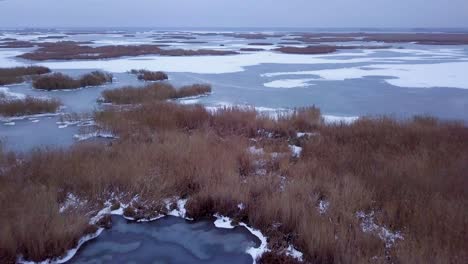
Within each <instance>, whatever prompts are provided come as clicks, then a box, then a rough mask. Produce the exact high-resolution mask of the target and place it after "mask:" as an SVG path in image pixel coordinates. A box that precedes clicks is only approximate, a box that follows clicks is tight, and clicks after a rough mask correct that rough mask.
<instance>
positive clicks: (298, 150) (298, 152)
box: [289, 145, 302, 158]
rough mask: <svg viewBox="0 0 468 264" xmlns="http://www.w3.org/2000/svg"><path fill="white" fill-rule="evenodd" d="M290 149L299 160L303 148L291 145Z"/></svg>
mask: <svg viewBox="0 0 468 264" xmlns="http://www.w3.org/2000/svg"><path fill="white" fill-rule="evenodd" d="M289 149H290V150H291V152H292V155H293V157H295V158H299V157H300V156H301V153H302V148H301V147H299V146H295V145H289Z"/></svg>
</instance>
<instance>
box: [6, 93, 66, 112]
mask: <svg viewBox="0 0 468 264" xmlns="http://www.w3.org/2000/svg"><path fill="white" fill-rule="evenodd" d="M60 105H61V102H60V101H59V100H57V99H42V98H35V97H32V96H27V97H26V98H24V99H2V98H1V94H0V116H7V117H13V116H24V115H35V114H44V113H55V112H57V110H58V109H59V107H60Z"/></svg>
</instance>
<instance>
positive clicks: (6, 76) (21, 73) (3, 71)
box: [0, 66, 50, 85]
mask: <svg viewBox="0 0 468 264" xmlns="http://www.w3.org/2000/svg"><path fill="white" fill-rule="evenodd" d="M46 73H50V69H49V68H46V67H42V66H28V67H15V68H0V85H8V84H14V83H22V82H24V81H25V80H26V78H27V77H29V76H34V75H41V74H46Z"/></svg>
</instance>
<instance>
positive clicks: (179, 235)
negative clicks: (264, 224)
mask: <svg viewBox="0 0 468 264" xmlns="http://www.w3.org/2000/svg"><path fill="white" fill-rule="evenodd" d="M112 222H113V226H112V228H111V229H109V230H105V231H104V232H103V233H101V235H100V236H99V237H98V238H96V239H94V240H91V241H89V242H87V243H86V244H84V245H83V246H82V247H81V248H80V249H79V250H78V252H77V254H76V255H75V257H73V258H72V259H71V261H70V262H69V263H80V264H91V263H94V264H101V263H154V264H156V263H173V264H177V263H180V264H182V263H213V264H214V263H227V264H228V263H233V264H234V263H236V264H237V263H249V264H250V263H252V257H251V256H250V255H248V254H247V253H246V250H247V249H248V248H249V247H256V246H258V245H259V241H258V239H257V238H256V237H255V236H253V235H252V234H250V233H249V232H248V231H247V229H245V228H243V227H237V228H234V229H220V228H216V227H215V226H214V224H213V222H209V221H196V222H191V221H187V220H184V219H182V218H177V217H172V216H168V217H164V218H162V219H159V220H156V221H153V222H148V223H131V222H127V220H125V219H124V218H123V217H120V216H113V217H112Z"/></svg>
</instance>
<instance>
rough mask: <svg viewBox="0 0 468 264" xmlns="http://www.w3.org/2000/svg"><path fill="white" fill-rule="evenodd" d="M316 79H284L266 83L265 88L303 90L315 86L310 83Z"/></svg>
mask: <svg viewBox="0 0 468 264" xmlns="http://www.w3.org/2000/svg"><path fill="white" fill-rule="evenodd" d="M314 80H316V79H310V78H309V79H284V80H276V81H271V82H267V83H264V84H263V86H265V87H270V88H303V87H308V86H312V85H315V84H311V83H308V82H310V81H314Z"/></svg>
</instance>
